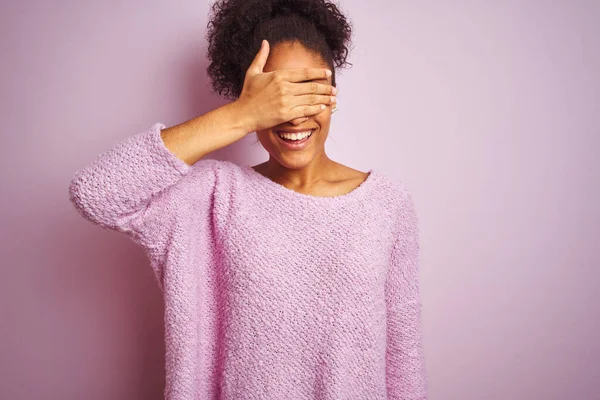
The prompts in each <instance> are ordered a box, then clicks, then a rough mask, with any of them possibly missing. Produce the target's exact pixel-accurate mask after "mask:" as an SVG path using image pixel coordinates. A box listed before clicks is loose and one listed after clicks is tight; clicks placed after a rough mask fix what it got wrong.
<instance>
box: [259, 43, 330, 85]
mask: <svg viewBox="0 0 600 400" xmlns="http://www.w3.org/2000/svg"><path fill="white" fill-rule="evenodd" d="M295 68H329V66H328V65H327V64H326V63H325V61H324V60H323V58H322V57H321V56H320V55H319V54H317V53H315V52H314V51H310V50H308V49H307V48H306V47H304V46H303V45H302V44H300V43H298V42H281V43H278V44H277V45H275V46H274V47H272V48H271V50H270V52H269V58H268V59H267V63H266V64H265V68H264V69H263V71H265V72H271V71H275V70H278V69H295ZM315 81H323V82H327V81H328V79H325V78H323V79H318V80H315Z"/></svg>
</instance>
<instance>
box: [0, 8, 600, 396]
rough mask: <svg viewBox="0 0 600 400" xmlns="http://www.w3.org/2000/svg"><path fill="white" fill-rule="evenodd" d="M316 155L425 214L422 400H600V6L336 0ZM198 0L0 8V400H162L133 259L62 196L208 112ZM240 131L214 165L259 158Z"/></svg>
mask: <svg viewBox="0 0 600 400" xmlns="http://www.w3.org/2000/svg"><path fill="white" fill-rule="evenodd" d="M342 5H343V8H344V10H345V11H346V12H347V13H348V15H349V16H350V17H351V18H352V19H353V21H354V25H355V49H354V51H353V52H352V57H351V61H352V62H353V63H354V67H353V68H351V69H348V70H345V71H343V72H342V73H341V75H340V77H339V88H340V95H339V112H338V113H336V114H335V116H334V122H333V123H332V131H331V137H330V139H329V141H328V149H327V150H328V154H329V155H330V157H331V158H333V159H335V160H337V161H340V162H342V163H345V164H347V165H350V166H352V167H354V168H357V169H361V170H363V171H365V170H367V169H368V168H371V167H375V168H379V169H380V170H382V171H384V172H386V173H388V174H389V175H390V176H391V177H394V178H397V179H401V180H403V181H404V182H405V183H406V184H407V185H408V187H409V188H410V190H411V192H412V193H413V195H414V198H415V201H416V205H417V208H418V213H419V216H420V221H421V235H422V237H421V248H422V256H421V259H422V264H421V267H422V272H421V276H422V291H423V303H424V309H423V310H424V331H425V345H426V356H427V363H428V370H429V382H430V393H431V396H430V398H431V399H444V400H451V399H457V400H458V399H461V400H464V399H468V400H471V399H473V400H475V399H477V400H480V399H486V400H489V399H510V400H513V399H545V400H550V399H590V400H592V399H600V385H599V383H600V311H599V306H598V304H599V299H598V295H599V293H600V253H599V250H598V248H599V247H600V246H599V243H598V242H599V238H600V211H599V204H600V187H599V186H600V161H599V157H598V153H599V151H600V122H599V121H600V120H599V118H600V24H599V23H598V21H600V2H597V1H594V0H590V1H568V0H563V1H550V0H548V1H533V0H531V1H522V0H519V1H517V0H511V1H502V2H498V1H466V0H465V1H438V2H425V1H420V2H417V1H412V2H409V1H391V0H387V1H386V0H370V1H363V0H352V1H350V0H346V1H343V2H342ZM207 12H208V4H207V3H206V2H205V1H198V0H196V1H179V2H173V1H167V0H162V1H134V0H127V1H124V0H121V1H112V2H110V1H108V2H106V1H95V2H81V1H74V0H71V1H68V0H60V1H52V2H50V1H48V2H46V1H31V0H29V1H12V2H9V1H5V2H2V5H1V6H0V15H1V17H0V18H1V21H0V22H1V23H0V30H1V35H0V45H1V50H2V52H1V54H2V62H1V63H0V82H1V88H2V90H1V92H0V96H1V98H0V99H1V108H0V109H1V112H2V128H1V129H2V146H1V147H0V152H1V155H0V163H1V164H0V167H1V168H0V171H1V174H2V196H1V197H0V206H1V208H0V209H1V210H2V211H1V212H2V229H1V232H0V235H1V236H0V246H1V248H0V249H1V252H2V258H1V259H2V280H1V281H0V296H1V297H0V307H1V308H0V311H1V326H0V377H1V378H0V397H2V398H3V399H32V400H33V399H35V400H38V399H57V400H58V399H61V400H70V399H73V400H74V399H87V400H92V399H112V400H120V399H123V400H125V399H128V400H131V399H160V398H162V390H163V385H164V378H163V362H164V358H163V352H164V345H163V342H162V341H163V326H162V318H163V314H162V309H161V306H162V303H161V301H162V299H161V293H160V291H159V289H158V287H157V286H156V284H155V281H154V278H153V275H152V272H151V270H150V268H149V266H148V263H147V261H146V259H145V256H144V253H143V250H142V249H141V248H138V247H137V246H136V245H135V244H134V243H133V242H131V241H130V240H129V239H127V238H126V237H124V236H121V235H120V234H118V233H115V232H111V231H107V230H102V229H99V228H97V227H94V226H93V225H91V224H90V223H88V222H87V221H85V220H84V219H82V218H81V217H80V216H79V215H78V214H77V213H76V211H75V209H74V208H73V207H72V205H71V204H70V203H69V201H68V192H67V189H68V184H69V181H70V179H71V177H72V175H73V174H74V172H75V171H76V170H77V169H79V168H81V167H83V166H84V165H86V164H87V163H88V162H90V161H91V160H92V159H93V158H94V157H95V156H96V155H97V154H98V153H100V152H101V151H104V150H106V149H108V148H109V147H111V146H112V145H113V144H114V143H115V142H116V141H118V140H121V139H123V138H125V137H127V136H129V135H132V134H135V133H138V132H140V131H141V130H143V129H146V128H148V127H149V126H150V125H151V124H152V123H153V122H156V121H161V122H163V123H166V124H167V125H172V124H175V123H178V122H181V121H183V120H186V119H189V118H191V117H193V116H195V115H198V114H200V113H203V112H206V111H208V110H209V109H211V108H213V107H215V106H217V105H220V104H223V102H224V100H222V99H219V98H217V97H216V96H214V95H211V94H209V87H208V83H207V79H206V75H205V67H206V61H205V56H204V53H205V49H206V43H205V40H204V34H205V26H206V16H207ZM253 142H254V134H252V135H249V136H248V137H247V138H245V139H244V140H242V141H240V142H237V143H235V144H234V145H232V146H229V147H227V148H226V149H223V150H222V151H219V152H217V153H215V154H214V155H212V157H217V158H227V159H231V160H233V161H236V162H239V163H242V162H252V163H259V162H261V161H263V160H265V159H266V153H265V152H264V150H262V148H261V147H260V145H259V144H256V145H254V144H252V143H253Z"/></svg>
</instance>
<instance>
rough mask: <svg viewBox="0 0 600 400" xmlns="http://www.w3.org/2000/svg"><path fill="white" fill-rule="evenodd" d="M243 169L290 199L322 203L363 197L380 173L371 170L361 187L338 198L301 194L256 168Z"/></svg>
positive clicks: (244, 166) (246, 167) (247, 166)
mask: <svg viewBox="0 0 600 400" xmlns="http://www.w3.org/2000/svg"><path fill="white" fill-rule="evenodd" d="M242 167H243V168H244V169H245V170H246V171H248V172H249V173H250V174H251V175H252V176H254V177H256V179H257V180H258V181H260V182H262V183H264V184H265V185H267V186H269V187H271V188H273V189H274V190H277V191H278V192H279V193H281V194H282V195H284V196H288V197H290V198H296V199H304V200H309V201H315V202H322V203H326V202H339V201H344V200H351V199H353V198H356V197H361V196H363V193H364V192H366V191H367V190H368V189H369V187H370V186H371V185H373V182H374V181H375V180H376V178H377V174H378V171H377V170H375V169H374V168H371V169H369V170H368V171H367V173H368V175H367V177H366V178H365V180H363V181H362V182H361V184H360V185H358V186H357V187H355V188H354V189H352V190H351V191H349V192H348V193H344V194H339V195H336V196H314V195H312V194H306V193H300V192H297V191H295V190H293V189H289V188H287V187H285V186H283V185H282V184H280V183H277V182H275V181H273V180H271V179H270V178H268V177H266V176H264V175H263V174H261V173H260V172H258V171H256V170H254V168H252V166H251V165H247V164H243V165H242Z"/></svg>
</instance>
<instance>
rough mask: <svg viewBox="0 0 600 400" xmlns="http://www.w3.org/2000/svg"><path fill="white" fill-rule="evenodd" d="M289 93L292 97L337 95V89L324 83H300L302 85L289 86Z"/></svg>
mask: <svg viewBox="0 0 600 400" xmlns="http://www.w3.org/2000/svg"><path fill="white" fill-rule="evenodd" d="M289 86H290V92H291V93H292V94H294V95H301V94H331V95H335V94H336V93H337V88H336V87H335V86H331V85H328V84H326V83H317V82H302V83H294V84H293V85H292V84H290V85H289Z"/></svg>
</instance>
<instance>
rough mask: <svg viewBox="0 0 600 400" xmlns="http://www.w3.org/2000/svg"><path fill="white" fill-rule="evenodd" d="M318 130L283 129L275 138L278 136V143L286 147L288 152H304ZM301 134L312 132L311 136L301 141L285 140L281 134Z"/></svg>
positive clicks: (276, 133)
mask: <svg viewBox="0 0 600 400" xmlns="http://www.w3.org/2000/svg"><path fill="white" fill-rule="evenodd" d="M315 131H316V129H310V130H309V129H281V130H276V131H275V136H277V141H278V142H279V143H280V144H281V145H282V147H284V148H285V149H286V150H292V151H295V150H303V149H305V148H306V147H307V146H308V145H309V144H310V142H311V139H312V137H313V136H314V133H315ZM300 132H311V134H310V135H309V136H308V137H306V138H304V139H301V140H284V139H283V138H282V137H281V136H279V133H296V134H298V133H300Z"/></svg>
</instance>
